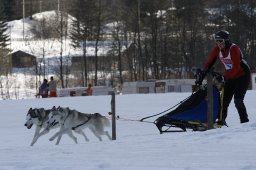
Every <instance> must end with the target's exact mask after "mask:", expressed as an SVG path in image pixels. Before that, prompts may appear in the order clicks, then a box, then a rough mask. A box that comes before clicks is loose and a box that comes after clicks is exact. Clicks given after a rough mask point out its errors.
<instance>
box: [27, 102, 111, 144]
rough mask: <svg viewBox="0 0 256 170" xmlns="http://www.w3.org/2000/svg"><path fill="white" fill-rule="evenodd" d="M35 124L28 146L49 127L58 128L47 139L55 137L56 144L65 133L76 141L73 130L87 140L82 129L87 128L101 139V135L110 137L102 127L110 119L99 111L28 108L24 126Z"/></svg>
mask: <svg viewBox="0 0 256 170" xmlns="http://www.w3.org/2000/svg"><path fill="white" fill-rule="evenodd" d="M33 125H35V127H36V128H35V134H34V137H33V140H32V142H31V144H30V146H33V145H34V144H35V143H36V141H37V140H38V138H39V137H41V136H42V135H45V134H47V133H48V132H49V131H50V130H51V129H55V128H59V131H58V132H56V133H55V134H54V135H53V136H52V137H51V138H50V139H49V140H50V141H53V140H54V139H55V138H57V141H56V145H58V144H59V142H60V140H61V137H62V135H63V134H67V135H68V136H69V137H70V138H71V139H73V140H74V142H75V143H77V138H76V137H75V136H74V134H73V132H75V133H77V134H80V135H82V136H83V137H84V138H85V141H89V139H88V137H87V136H86V135H85V133H84V132H83V129H85V128H89V129H90V130H91V131H92V133H93V134H94V135H95V136H96V137H97V138H98V139H99V140H100V141H102V137H101V136H102V135H106V136H107V137H108V138H109V139H110V140H111V137H110V135H109V133H108V131H105V130H104V128H105V127H108V126H110V121H109V119H107V118H106V117H105V116H102V115H101V114H99V113H94V114H86V113H81V112H79V111H77V110H71V109H70V108H68V107H60V106H59V107H57V108H56V107H55V106H53V108H52V109H48V110H47V109H44V108H34V109H32V108H30V109H29V111H28V113H27V116H26V123H25V126H26V127H27V128H28V129H30V128H31V127H32V126H33Z"/></svg>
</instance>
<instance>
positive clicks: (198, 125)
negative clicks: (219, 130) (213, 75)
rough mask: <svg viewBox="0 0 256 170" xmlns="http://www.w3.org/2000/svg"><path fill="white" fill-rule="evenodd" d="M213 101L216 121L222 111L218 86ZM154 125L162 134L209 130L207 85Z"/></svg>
mask: <svg viewBox="0 0 256 170" xmlns="http://www.w3.org/2000/svg"><path fill="white" fill-rule="evenodd" d="M213 101H214V102H213V119H214V120H216V119H217V117H218V113H219V109H220V92H219V90H218V89H217V87H216V86H214V87H213ZM154 123H155V124H156V126H157V128H158V129H159V131H160V133H163V132H180V131H186V129H192V130H194V131H204V130H207V128H208V126H207V88H206V85H204V86H203V87H202V88H201V89H199V90H198V91H196V92H195V93H193V94H192V95H191V96H190V97H189V98H188V99H187V100H185V101H184V102H183V103H182V104H180V105H179V106H178V107H177V108H176V109H175V110H173V111H171V112H169V113H167V114H165V115H163V116H161V117H159V118H157V119H156V120H155V122H154ZM164 128H165V129H164ZM171 128H176V129H177V128H178V129H179V130H171Z"/></svg>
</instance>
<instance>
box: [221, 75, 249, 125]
mask: <svg viewBox="0 0 256 170" xmlns="http://www.w3.org/2000/svg"><path fill="white" fill-rule="evenodd" d="M250 79H251V75H250V73H247V74H246V75H244V76H242V77H240V78H238V79H234V80H230V81H227V82H226V83H225V87H224V96H223V108H222V120H225V119H226V118H227V112H228V106H229V104H230V102H231V100H232V98H233V96H234V103H235V106H236V109H237V111H238V113H239V117H240V122H241V123H243V122H248V121H249V120H248V115H247V111H246V108H245V105H244V97H245V94H246V91H247V89H248V86H249V84H250Z"/></svg>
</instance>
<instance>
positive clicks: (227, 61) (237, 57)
mask: <svg viewBox="0 0 256 170" xmlns="http://www.w3.org/2000/svg"><path fill="white" fill-rule="evenodd" d="M217 58H218V59H219V60H220V62H221V63H222V64H223V65H224V68H225V73H224V77H225V79H226V80H231V79H236V78H239V77H241V76H243V75H245V72H244V70H243V68H242V67H241V64H240V63H241V60H242V53H241V50H240V48H239V47H238V46H237V45H236V44H231V45H230V46H229V47H227V48H225V49H224V50H221V52H220V49H219V47H218V46H215V47H214V48H213V49H212V51H211V53H210V55H209V57H208V60H207V62H206V64H205V66H204V70H208V69H209V68H210V67H211V66H212V65H213V64H214V63H215V61H216V59H217Z"/></svg>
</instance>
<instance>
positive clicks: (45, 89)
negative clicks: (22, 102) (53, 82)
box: [39, 79, 48, 98]
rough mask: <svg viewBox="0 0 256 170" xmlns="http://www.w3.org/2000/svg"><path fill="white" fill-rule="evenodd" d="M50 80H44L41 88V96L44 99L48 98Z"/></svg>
mask: <svg viewBox="0 0 256 170" xmlns="http://www.w3.org/2000/svg"><path fill="white" fill-rule="evenodd" d="M47 82H48V80H47V79H44V81H43V83H42V84H41V86H40V87H39V95H40V96H42V98H47V97H48V84H47Z"/></svg>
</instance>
